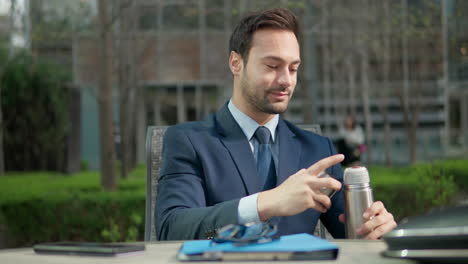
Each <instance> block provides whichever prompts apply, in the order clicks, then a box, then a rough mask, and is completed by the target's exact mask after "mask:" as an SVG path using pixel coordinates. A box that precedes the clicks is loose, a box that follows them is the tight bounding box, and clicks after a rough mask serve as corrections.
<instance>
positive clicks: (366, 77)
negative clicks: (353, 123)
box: [361, 49, 373, 165]
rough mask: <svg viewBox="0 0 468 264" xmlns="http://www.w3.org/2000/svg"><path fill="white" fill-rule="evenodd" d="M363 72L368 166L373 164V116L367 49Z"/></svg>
mask: <svg viewBox="0 0 468 264" xmlns="http://www.w3.org/2000/svg"><path fill="white" fill-rule="evenodd" d="M361 70H362V107H363V110H364V121H365V135H366V142H367V146H368V147H367V164H368V165H369V164H371V162H372V146H371V145H370V144H371V142H372V137H373V135H372V134H373V133H372V116H371V111H370V100H369V93H370V84H369V56H368V51H367V49H364V50H363V56H362V59H361Z"/></svg>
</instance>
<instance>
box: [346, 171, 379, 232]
mask: <svg viewBox="0 0 468 264" xmlns="http://www.w3.org/2000/svg"><path fill="white" fill-rule="evenodd" d="M344 185H345V186H344V198H345V218H346V219H345V222H346V224H345V230H346V237H347V238H353V239H360V238H362V237H360V236H358V235H357V234H356V229H358V228H359V227H360V226H361V225H362V224H363V223H364V218H363V216H362V215H363V214H364V211H365V210H366V209H367V208H368V207H370V206H371V205H372V203H373V202H374V198H373V196H372V189H371V187H370V179H369V172H368V171H367V169H366V168H365V167H358V166H356V167H351V168H347V169H345V171H344Z"/></svg>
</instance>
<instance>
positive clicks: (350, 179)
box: [344, 166, 370, 185]
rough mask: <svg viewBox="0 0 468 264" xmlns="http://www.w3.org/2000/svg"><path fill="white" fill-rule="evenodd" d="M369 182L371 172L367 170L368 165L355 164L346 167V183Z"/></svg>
mask: <svg viewBox="0 0 468 264" xmlns="http://www.w3.org/2000/svg"><path fill="white" fill-rule="evenodd" d="M369 182H370V179H369V172H368V171H367V169H366V167H360V166H355V167H351V168H346V169H345V171H344V184H345V185H353V184H363V183H369Z"/></svg>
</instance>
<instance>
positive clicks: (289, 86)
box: [239, 29, 300, 114]
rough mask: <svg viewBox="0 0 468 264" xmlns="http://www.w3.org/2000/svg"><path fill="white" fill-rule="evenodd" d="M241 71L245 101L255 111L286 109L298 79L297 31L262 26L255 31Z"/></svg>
mask: <svg viewBox="0 0 468 264" xmlns="http://www.w3.org/2000/svg"><path fill="white" fill-rule="evenodd" d="M243 63H244V64H243V69H242V71H241V72H240V74H239V78H240V90H241V96H242V98H243V101H244V103H246V104H247V106H248V108H250V109H251V110H252V111H255V112H262V113H267V114H279V113H283V112H285V111H286V109H287V108H288V103H289V100H290V98H291V96H292V94H293V92H294V88H295V87H296V82H297V70H298V67H299V64H300V55H299V44H298V42H297V39H296V36H295V35H294V33H293V32H290V31H286V30H274V29H267V30H259V31H257V32H255V33H254V35H253V39H252V47H251V49H250V52H249V55H248V61H247V63H246V62H245V60H244V61H243Z"/></svg>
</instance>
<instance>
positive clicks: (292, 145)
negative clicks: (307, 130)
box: [277, 118, 302, 185]
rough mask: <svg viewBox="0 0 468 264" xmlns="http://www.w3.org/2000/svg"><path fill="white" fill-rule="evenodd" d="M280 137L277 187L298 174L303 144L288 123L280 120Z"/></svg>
mask: <svg viewBox="0 0 468 264" xmlns="http://www.w3.org/2000/svg"><path fill="white" fill-rule="evenodd" d="M278 133H279V134H278V136H279V166H278V171H279V174H278V175H277V185H280V184H281V183H282V182H283V181H285V180H286V179H287V178H288V177H289V176H291V175H293V174H294V173H296V172H297V171H298V170H299V169H300V168H299V159H300V157H301V151H302V148H301V144H300V142H299V140H298V139H297V138H296V135H295V134H294V133H293V132H292V131H291V130H290V129H289V127H288V126H287V125H286V122H285V121H284V120H283V119H282V118H280V120H279V123H278Z"/></svg>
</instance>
